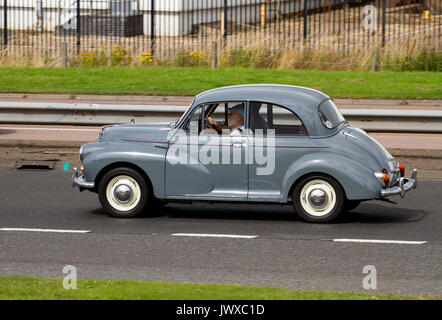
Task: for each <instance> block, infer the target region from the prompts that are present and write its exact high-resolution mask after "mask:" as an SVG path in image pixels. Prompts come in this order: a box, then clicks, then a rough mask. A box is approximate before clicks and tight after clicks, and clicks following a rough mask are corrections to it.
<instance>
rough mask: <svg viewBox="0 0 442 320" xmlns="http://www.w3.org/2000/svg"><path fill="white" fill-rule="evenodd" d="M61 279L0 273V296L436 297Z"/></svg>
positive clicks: (290, 298)
mask: <svg viewBox="0 0 442 320" xmlns="http://www.w3.org/2000/svg"><path fill="white" fill-rule="evenodd" d="M62 283H63V280H62V279H49V278H39V277H0V300H5V299H14V300H23V299H43V300H71V299H74V300H75V299H82V300H90V299H94V300H95V299H97V300H107V299H114V300H120V299H128V300H139V299H141V300H299V299H302V300H335V299H338V300H392V299H394V300H397V299H400V300H408V299H413V300H415V299H440V298H441V297H439V298H436V297H423V296H422V297H421V296H414V297H412V296H397V295H385V294H374V293H351V292H325V291H294V290H288V289H280V288H270V287H252V286H240V285H221V284H198V283H174V282H141V281H120V280H118V281H117V280H79V281H78V282H77V289H76V290H65V289H63V286H62Z"/></svg>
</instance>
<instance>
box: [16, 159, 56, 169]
mask: <svg viewBox="0 0 442 320" xmlns="http://www.w3.org/2000/svg"><path fill="white" fill-rule="evenodd" d="M54 167H55V161H47V160H17V161H16V162H15V168H16V169H19V170H53V169H54Z"/></svg>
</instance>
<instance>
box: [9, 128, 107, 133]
mask: <svg viewBox="0 0 442 320" xmlns="http://www.w3.org/2000/svg"><path fill="white" fill-rule="evenodd" d="M0 129H4V130H8V129H9V130H11V129H12V130H40V131H41V130H42V131H86V132H99V131H100V129H83V128H22V127H0Z"/></svg>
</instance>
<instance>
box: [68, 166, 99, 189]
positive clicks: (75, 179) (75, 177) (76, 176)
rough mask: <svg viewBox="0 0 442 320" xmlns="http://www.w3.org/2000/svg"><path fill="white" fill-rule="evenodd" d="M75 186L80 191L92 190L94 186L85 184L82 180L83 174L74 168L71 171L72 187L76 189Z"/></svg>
mask: <svg viewBox="0 0 442 320" xmlns="http://www.w3.org/2000/svg"><path fill="white" fill-rule="evenodd" d="M77 186H78V187H80V190H82V189H93V188H94V186H95V184H94V183H93V182H87V181H86V180H85V179H84V176H83V173H82V172H81V171H80V170H78V169H77V168H74V169H73V170H72V187H77Z"/></svg>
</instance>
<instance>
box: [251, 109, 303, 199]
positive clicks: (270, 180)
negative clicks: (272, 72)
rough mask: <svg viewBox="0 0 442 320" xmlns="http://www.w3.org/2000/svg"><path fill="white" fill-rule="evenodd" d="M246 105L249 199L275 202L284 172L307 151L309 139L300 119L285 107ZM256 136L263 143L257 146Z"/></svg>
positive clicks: (279, 194)
mask: <svg viewBox="0 0 442 320" xmlns="http://www.w3.org/2000/svg"><path fill="white" fill-rule="evenodd" d="M249 109H250V110H249V128H250V131H249V135H248V140H249V142H248V144H249V146H250V148H252V146H253V157H254V161H253V162H252V164H250V165H249V195H248V199H249V201H269V202H278V201H279V200H280V196H281V192H282V190H281V188H282V181H283V179H284V175H285V174H286V172H287V170H288V168H289V167H290V165H291V164H292V163H293V162H294V161H295V160H296V159H299V158H300V157H301V156H302V155H303V154H305V153H306V152H309V145H310V144H311V143H310V141H309V137H308V135H307V132H306V130H305V127H304V125H303V123H302V121H301V120H300V119H299V117H298V116H297V115H296V114H295V113H294V112H293V111H291V110H289V109H288V108H285V107H282V106H278V105H274V104H270V103H264V102H251V103H250V104H249ZM260 136H261V137H260ZM259 139H261V140H263V142H264V143H261V145H264V147H260V146H259V144H260V143H259ZM260 149H263V150H262V151H260ZM250 152H252V151H250ZM261 153H263V154H264V156H262V155H261V156H260V154H261Z"/></svg>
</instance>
